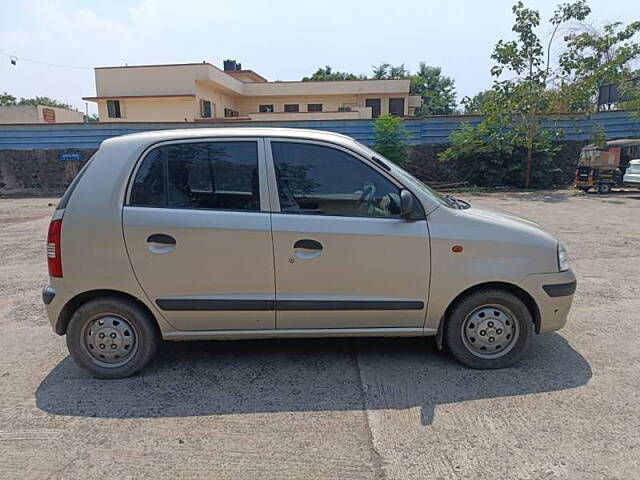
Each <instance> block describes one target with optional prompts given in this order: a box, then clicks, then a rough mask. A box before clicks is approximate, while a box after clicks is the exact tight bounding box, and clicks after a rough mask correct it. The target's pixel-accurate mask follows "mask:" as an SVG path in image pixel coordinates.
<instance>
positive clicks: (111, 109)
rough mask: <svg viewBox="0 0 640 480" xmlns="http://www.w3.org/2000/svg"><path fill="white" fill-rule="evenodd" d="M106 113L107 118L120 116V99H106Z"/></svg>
mask: <svg viewBox="0 0 640 480" xmlns="http://www.w3.org/2000/svg"><path fill="white" fill-rule="evenodd" d="M107 113H108V115H109V118H122V114H121V112H120V100H107Z"/></svg>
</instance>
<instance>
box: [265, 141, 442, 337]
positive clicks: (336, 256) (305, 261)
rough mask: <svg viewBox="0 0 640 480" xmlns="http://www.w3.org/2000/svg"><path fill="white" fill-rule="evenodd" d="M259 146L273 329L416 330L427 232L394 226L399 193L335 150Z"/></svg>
mask: <svg viewBox="0 0 640 480" xmlns="http://www.w3.org/2000/svg"><path fill="white" fill-rule="evenodd" d="M269 145H270V147H268V149H267V150H268V152H269V153H270V154H271V156H272V162H273V163H269V168H270V169H271V168H273V177H272V178H275V183H276V184H277V188H276V189H277V195H274V196H272V202H271V203H272V205H273V204H279V207H278V206H277V205H276V208H275V210H276V212H275V213H274V214H273V215H272V229H273V242H274V261H275V274H276V308H277V313H276V325H277V328H278V329H287V328H296V329H298V328H382V327H422V326H423V324H424V319H425V312H426V302H427V293H428V284H429V261H430V257H429V242H428V233H427V225H426V220H419V221H406V220H404V219H403V218H401V216H400V208H399V201H400V188H399V186H398V185H397V184H395V183H394V182H393V181H392V180H391V179H390V178H388V177H387V176H386V175H385V174H383V173H382V171H380V170H378V169H377V168H376V167H373V166H372V165H370V164H368V163H367V162H366V160H364V159H362V158H360V157H357V156H355V155H354V154H352V153H350V152H348V151H346V150H344V149H341V148H340V147H337V146H331V145H327V144H321V143H317V142H305V141H293V140H286V141H284V140H277V139H272V140H270V141H269ZM278 210H279V211H278Z"/></svg>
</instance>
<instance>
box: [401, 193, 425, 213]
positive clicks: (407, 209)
mask: <svg viewBox="0 0 640 480" xmlns="http://www.w3.org/2000/svg"><path fill="white" fill-rule="evenodd" d="M416 207H418V206H417V205H416V203H415V199H414V198H413V194H412V193H411V192H410V191H409V190H402V191H401V192H400V214H401V215H402V218H404V219H405V220H422V219H423V218H424V214H422V215H420V214H419V212H420V211H421V210H422V208H419V207H418V208H416Z"/></svg>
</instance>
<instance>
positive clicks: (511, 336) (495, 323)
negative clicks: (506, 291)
mask: <svg viewBox="0 0 640 480" xmlns="http://www.w3.org/2000/svg"><path fill="white" fill-rule="evenodd" d="M517 336H518V330H517V325H516V323H515V321H514V319H513V316H512V314H511V313H510V312H509V311H508V310H507V309H506V308H504V307H502V306H496V305H486V306H483V307H480V308H477V309H476V310H474V311H473V312H471V314H469V316H467V318H466V320H465V322H464V324H463V326H462V338H463V340H464V344H465V346H466V347H467V349H468V350H469V351H470V352H471V353H472V354H474V355H476V356H478V357H483V358H496V357H500V356H502V355H505V354H506V353H507V352H508V351H509V350H511V348H513V345H514V344H515V341H516V339H517Z"/></svg>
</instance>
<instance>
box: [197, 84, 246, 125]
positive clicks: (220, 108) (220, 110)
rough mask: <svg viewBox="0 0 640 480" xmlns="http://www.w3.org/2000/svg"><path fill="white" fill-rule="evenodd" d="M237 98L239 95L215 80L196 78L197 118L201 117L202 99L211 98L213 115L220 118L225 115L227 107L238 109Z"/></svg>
mask: <svg viewBox="0 0 640 480" xmlns="http://www.w3.org/2000/svg"><path fill="white" fill-rule="evenodd" d="M237 98H238V95H231V94H230V92H229V91H228V90H223V89H221V88H220V87H219V86H217V85H216V84H214V83H213V82H209V81H202V80H196V103H197V107H198V110H197V112H196V118H201V116H200V100H209V101H210V102H211V104H212V106H211V108H212V112H211V116H212V117H214V118H218V117H224V109H225V108H230V109H231V110H238V107H237ZM214 106H215V108H214Z"/></svg>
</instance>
